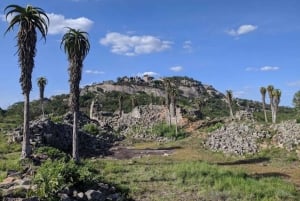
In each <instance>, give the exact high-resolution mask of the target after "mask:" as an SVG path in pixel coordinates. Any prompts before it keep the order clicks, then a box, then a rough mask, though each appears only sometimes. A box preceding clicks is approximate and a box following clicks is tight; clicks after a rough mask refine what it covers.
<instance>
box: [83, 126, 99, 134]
mask: <svg viewBox="0 0 300 201" xmlns="http://www.w3.org/2000/svg"><path fill="white" fill-rule="evenodd" d="M82 130H83V131H84V132H87V133H89V134H92V135H97V134H99V128H98V127H97V126H96V125H95V124H85V125H84V126H83V128H82Z"/></svg>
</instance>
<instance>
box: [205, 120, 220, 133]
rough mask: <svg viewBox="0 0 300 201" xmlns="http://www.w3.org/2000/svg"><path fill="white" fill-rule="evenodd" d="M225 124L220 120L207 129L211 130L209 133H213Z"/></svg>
mask: <svg viewBox="0 0 300 201" xmlns="http://www.w3.org/2000/svg"><path fill="white" fill-rule="evenodd" d="M223 125H224V124H222V123H220V122H218V123H216V124H214V125H211V126H209V127H208V128H207V129H206V131H207V132H209V133H211V132H213V131H215V130H218V129H220V128H222V126H223Z"/></svg>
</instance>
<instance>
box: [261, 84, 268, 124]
mask: <svg viewBox="0 0 300 201" xmlns="http://www.w3.org/2000/svg"><path fill="white" fill-rule="evenodd" d="M260 93H261V98H262V106H263V111H264V115H265V122H266V123H268V118H267V112H266V93H267V89H266V88H265V87H260Z"/></svg>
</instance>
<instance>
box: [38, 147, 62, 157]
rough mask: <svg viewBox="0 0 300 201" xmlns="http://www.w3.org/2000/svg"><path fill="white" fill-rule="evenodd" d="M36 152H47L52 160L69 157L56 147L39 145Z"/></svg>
mask: <svg viewBox="0 0 300 201" xmlns="http://www.w3.org/2000/svg"><path fill="white" fill-rule="evenodd" d="M34 153H36V154H45V155H47V156H48V157H49V158H50V159H51V160H57V159H67V155H66V154H65V153H64V152H62V151H60V150H59V149H56V148H54V147H47V146H44V147H38V148H37V149H35V150H34Z"/></svg>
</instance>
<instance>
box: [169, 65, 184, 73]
mask: <svg viewBox="0 0 300 201" xmlns="http://www.w3.org/2000/svg"><path fill="white" fill-rule="evenodd" d="M170 70H171V71H174V72H179V71H182V70H183V67H182V66H173V67H171V68H170Z"/></svg>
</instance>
